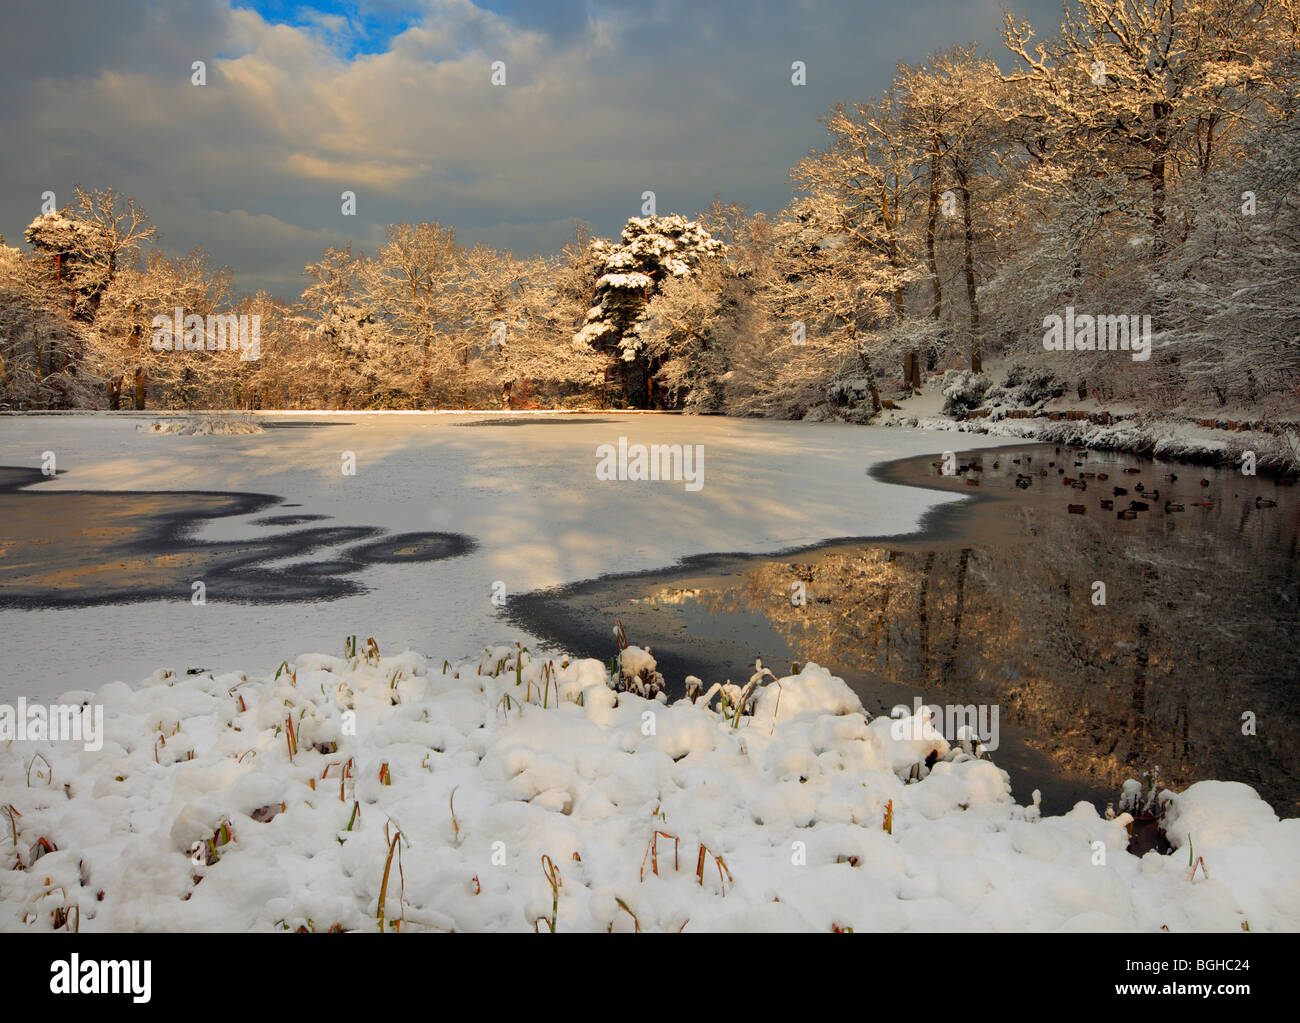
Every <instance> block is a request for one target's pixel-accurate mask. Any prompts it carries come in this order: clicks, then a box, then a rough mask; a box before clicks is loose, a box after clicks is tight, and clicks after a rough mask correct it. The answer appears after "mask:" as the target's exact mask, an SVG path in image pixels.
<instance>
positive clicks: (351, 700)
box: [0, 640, 1300, 932]
mask: <svg viewBox="0 0 1300 1023" xmlns="http://www.w3.org/2000/svg"><path fill="white" fill-rule="evenodd" d="M348 654H349V655H350V656H347V657H342V658H340V657H331V656H324V655H319V654H317V655H307V656H302V657H299V658H297V659H296V660H295V661H294V662H293V663H292V664H289V663H287V662H286V663H283V664H281V666H280V668H279V670H277V672H276V673H275V675H274V676H265V677H260V678H249V677H246V676H244V675H241V674H227V675H221V676H219V677H215V678H214V677H213V676H212V675H210V674H201V675H193V676H187V677H174V676H170V675H156V676H154V677H153V678H151V679H149V680H148V681H147V682H146V683H145V684H144V686H143V687H141V688H138V689H133V688H131V687H129V686H126V685H123V684H120V683H115V684H112V685H108V686H105V687H104V688H102V689H101V690H99V692H98V693H89V692H78V693H72V694H68V695H67V696H66V697H65V698H64V699H65V702H68V703H70V704H80V703H83V702H85V703H89V704H90V705H92V706H96V705H102V706H103V707H104V711H105V717H104V728H105V737H104V745H103V748H102V750H100V751H98V752H91V751H87V750H86V749H84V748H83V745H82V744H79V743H72V742H57V743H52V742H39V743H38V742H31V741H27V742H12V743H9V744H8V745H7V746H5V747H4V748H3V749H0V818H3V819H0V825H3V835H2V836H0V838H2V839H3V842H2V845H0V849H2V850H3V851H2V852H0V856H2V857H3V860H4V862H3V864H2V866H3V868H4V869H0V928H3V929H4V930H9V931H21V930H50V929H54V928H61V929H67V930H74V929H79V930H81V931H105V930H149V931H181V930H185V931H189V930H220V931H246V930H275V929H281V928H283V929H289V930H298V929H308V930H330V929H344V930H362V931H364V930H371V931H373V930H376V929H379V928H381V927H382V928H383V929H385V930H393V929H400V930H402V931H411V930H457V931H489V930H524V931H528V930H538V929H540V930H556V931H560V932H570V931H593V930H594V931H607V930H614V931H629V930H636V929H640V930H643V931H659V930H667V931H681V930H686V931H688V932H689V931H702V930H735V931H742V930H812V931H829V930H837V929H838V930H847V929H852V930H855V931H901V930H909V929H910V930H923V931H926V930H971V931H986V930H1052V929H1063V930H1149V931H1156V930H1160V929H1161V928H1166V927H1167V928H1168V929H1169V930H1171V931H1188V930H1230V931H1238V930H1241V929H1244V928H1248V929H1250V930H1294V929H1297V928H1300V879H1297V875H1296V872H1295V869H1294V865H1295V863H1296V862H1298V861H1300V821H1297V820H1281V821H1280V820H1278V819H1277V817H1276V816H1275V815H1274V814H1273V812H1272V811H1271V809H1270V808H1269V807H1268V806H1267V804H1265V803H1263V802H1262V801H1261V800H1260V799H1259V797H1258V796H1257V795H1256V794H1255V792H1254V790H1252V789H1251V788H1249V787H1247V786H1245V785H1240V784H1236V783H1225V782H1201V783H1198V784H1196V785H1193V786H1191V787H1190V788H1189V789H1187V790H1186V791H1185V792H1182V793H1179V794H1176V795H1174V794H1162V798H1163V799H1164V802H1165V804H1166V814H1165V818H1166V824H1167V830H1168V837H1169V839H1170V841H1171V842H1172V844H1173V846H1174V852H1173V854H1172V855H1168V856H1162V855H1159V854H1158V853H1156V852H1149V853H1147V854H1146V855H1145V856H1142V857H1141V858H1139V857H1136V856H1134V855H1131V854H1130V853H1128V852H1127V851H1126V846H1127V842H1128V835H1127V834H1126V829H1125V821H1126V820H1127V815H1121V817H1120V818H1118V819H1117V820H1105V819H1103V818H1102V817H1100V816H1099V815H1098V813H1097V811H1096V809H1095V808H1094V807H1093V806H1091V805H1089V804H1086V803H1080V804H1078V805H1077V806H1076V807H1075V808H1074V809H1073V810H1071V811H1070V812H1069V813H1066V814H1064V815H1062V816H1058V817H1044V816H1042V815H1041V814H1040V811H1039V808H1038V807H1037V806H1036V805H1030V806H1019V805H1017V804H1016V803H1015V802H1013V801H1012V799H1011V796H1010V794H1009V791H1010V790H1009V783H1008V777H1007V775H1006V773H1005V772H1004V771H1002V770H1001V769H1000V768H998V767H997V766H996V765H995V764H994V763H992V762H991V761H989V760H987V759H982V758H980V757H977V756H972V755H971V752H970V751H969V746H968V744H966V745H967V746H968V748H967V749H963V748H962V745H963V744H955V745H950V744H949V742H948V741H946V740H945V738H944V737H943V736H942V735H941V734H939V733H938V732H937V731H935V730H934V728H933V727H931V726H929V724H928V722H926V721H924V720H916V719H913V720H903V721H900V720H891V719H890V718H887V717H879V718H875V719H869V718H868V717H867V715H866V714H865V713H864V711H863V709H862V706H861V704H860V703H859V702H858V699H857V697H856V696H855V695H854V694H853V692H852V691H851V690H850V689H849V688H848V686H847V685H846V684H845V683H844V682H843V681H842V680H841V679H839V678H836V677H834V676H833V675H831V674H830V672H828V671H827V670H825V669H824V668H821V667H819V666H817V665H815V664H807V665H804V666H803V667H802V669H801V670H800V671H799V672H798V673H797V674H792V675H788V676H786V677H784V678H780V679H777V678H774V677H772V676H771V673H769V672H763V671H759V672H757V673H756V674H755V676H754V678H753V679H751V680H750V683H749V684H747V685H745V686H735V687H723V688H721V689H718V688H717V687H710V689H709V690H708V691H705V692H702V691H701V687H700V686H694V687H692V696H694V698H695V699H694V702H692V700H691V699H690V698H686V699H682V700H678V701H676V702H673V703H668V702H667V699H666V697H665V695H664V694H663V693H662V692H661V691H660V688H659V686H658V685H657V679H658V676H657V673H656V670H655V664H654V660H653V657H652V656H651V655H650V654H649V652H648V651H644V650H639V649H637V648H635V647H628V648H627V649H626V650H624V651H623V653H622V654H621V655H620V658H619V659H618V661H616V662H613V663H611V664H609V665H607V664H604V663H602V662H601V661H598V660H591V659H588V660H568V659H560V658H557V659H552V660H541V659H538V658H533V657H531V656H530V655H529V653H528V652H527V650H518V649H517V648H516V647H496V648H493V649H488V650H485V651H484V652H483V654H482V655H481V656H480V657H479V658H477V659H474V660H467V661H462V662H460V663H457V664H454V665H453V664H449V663H446V662H443V663H430V662H428V661H426V660H425V658H424V657H423V656H421V655H419V654H416V653H413V652H407V653H404V654H400V655H398V656H395V657H382V656H380V653H379V651H378V649H377V647H376V646H375V645H374V643H373V641H372V642H370V643H367V644H366V645H365V646H364V647H363V648H358V645H357V644H356V642H355V640H354V641H353V642H352V643H351V644H350V646H349V649H348ZM611 669H612V670H613V673H612V674H611ZM639 694H647V695H649V696H650V697H651V698H646V697H645V696H643V695H639ZM901 725H903V726H905V727H900V726H901ZM899 736H901V737H899ZM1193 852H1194V854H1195V860H1194V861H1193V859H1192V854H1193ZM1193 863H1194V864H1195V865H1193Z"/></svg>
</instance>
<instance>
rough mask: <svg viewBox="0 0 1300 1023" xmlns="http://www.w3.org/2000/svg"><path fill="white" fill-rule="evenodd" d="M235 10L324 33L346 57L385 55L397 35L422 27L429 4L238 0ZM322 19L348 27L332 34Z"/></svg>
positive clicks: (391, 0)
mask: <svg viewBox="0 0 1300 1023" xmlns="http://www.w3.org/2000/svg"><path fill="white" fill-rule="evenodd" d="M233 6H234V7H245V8H248V9H250V10H254V11H256V12H257V13H258V14H260V15H261V16H262V17H263V18H264V19H265V20H266V21H268V22H270V23H272V24H277V25H293V26H296V27H299V28H304V29H309V30H311V29H314V30H317V31H321V32H322V34H323V35H325V36H326V37H327V38H331V42H332V43H333V44H334V46H335V49H336V50H337V51H338V52H339V53H341V54H343V55H344V56H346V57H349V58H352V57H356V56H358V55H359V54H367V53H383V52H384V50H386V49H387V48H388V44H389V42H391V40H392V39H393V37H394V36H397V35H400V34H401V33H402V32H404V31H406V30H407V29H408V28H410V27H411V26H412V25H415V24H418V23H419V21H420V20H421V18H422V17H423V14H424V9H425V5H423V4H418V3H408V2H405V0H333V2H329V3H314V4H304V3H298V2H293V0H236V2H235V3H234V4H233ZM322 18H327V19H334V18H337V19H341V20H342V21H343V22H345V24H346V28H344V29H342V30H340V31H330V29H329V27H328V26H327V25H326V24H324V23H323V22H322Z"/></svg>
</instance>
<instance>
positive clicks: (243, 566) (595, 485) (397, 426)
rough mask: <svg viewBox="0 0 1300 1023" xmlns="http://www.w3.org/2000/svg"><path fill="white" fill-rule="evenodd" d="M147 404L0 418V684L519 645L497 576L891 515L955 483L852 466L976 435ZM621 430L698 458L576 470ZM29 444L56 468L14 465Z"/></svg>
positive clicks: (645, 562) (647, 563)
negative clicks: (236, 417) (652, 470)
mask: <svg viewBox="0 0 1300 1023" xmlns="http://www.w3.org/2000/svg"><path fill="white" fill-rule="evenodd" d="M155 418H156V417H155V416H152V415H148V414H144V415H122V414H118V415H111V416H110V415H75V416H16V417H0V466H2V467H8V468H10V469H22V470H26V477H25V478H20V479H17V480H16V479H15V474H13V473H10V474H9V477H8V480H9V484H10V485H9V486H8V489H7V491H6V492H5V493H3V494H0V503H2V506H3V513H2V514H0V635H2V636H3V637H4V648H5V655H6V657H5V659H6V663H7V665H8V667H9V671H7V672H6V673H5V675H4V677H3V678H2V679H0V700H3V701H9V702H12V701H13V699H15V698H16V697H17V696H20V695H21V696H27V697H42V698H50V697H53V696H57V695H58V694H60V693H63V692H65V691H67V690H70V689H85V688H97V687H98V686H100V685H102V684H104V683H106V682H109V681H117V680H120V681H125V682H131V683H134V682H137V681H139V680H140V679H142V678H144V677H146V676H148V675H149V674H151V673H152V672H154V671H156V670H158V669H170V670H172V671H175V672H177V673H183V672H184V671H185V670H187V669H189V668H203V669H209V670H213V671H224V670H248V671H267V670H274V667H275V665H276V664H278V663H279V662H280V661H281V660H282V659H284V658H286V657H290V658H291V657H292V656H293V655H295V654H298V653H302V652H306V651H324V652H330V653H339V652H341V650H342V645H343V642H344V637H345V636H348V635H350V634H357V635H358V636H360V637H361V639H362V641H363V642H364V640H365V638H366V637H368V636H374V637H375V639H376V640H377V641H378V643H379V645H380V648H381V649H382V650H384V651H385V652H396V651H398V650H401V649H404V648H406V647H412V648H415V649H417V650H420V651H422V652H424V653H426V654H428V655H430V656H432V657H436V658H443V657H452V658H454V657H459V656H463V655H468V654H471V653H473V652H474V651H476V650H478V649H480V648H482V647H483V646H484V645H486V644H488V643H494V642H513V641H515V640H521V641H523V642H524V643H528V642H530V641H533V642H535V639H534V638H533V637H530V636H528V635H527V634H526V633H523V632H521V631H520V630H519V628H517V627H515V626H513V625H511V624H510V623H509V622H508V621H507V620H506V608H503V607H502V606H501V604H500V599H501V597H502V595H504V597H505V598H506V599H507V600H508V598H509V597H511V596H514V595H519V594H523V593H526V592H529V591H534V590H537V589H540V588H543V587H551V586H557V585H560V584H565V583H572V582H576V581H580V580H584V579H592V578H595V577H597V576H601V575H606V574H611V573H626V572H636V571H643V570H649V569H655V568H663V567H665V566H670V565H672V564H674V563H675V562H676V561H677V560H678V559H680V558H682V557H685V556H688V555H692V554H701V553H710V552H721V551H726V552H748V553H767V552H775V551H780V550H785V549H789V548H798V547H803V546H808V545H811V544H815V543H819V542H821V541H824V540H826V539H830V538H835V537H853V536H882V535H897V534H905V533H909V532H912V531H913V530H915V529H916V528H917V527H918V525H919V523H920V521H921V519H922V516H923V515H924V514H925V513H926V511H927V510H928V509H930V508H932V507H934V506H936V505H937V504H940V503H943V502H947V501H954V500H961V499H962V497H960V496H956V497H953V496H948V495H944V494H940V493H936V492H933V491H923V490H918V489H914V488H909V487H903V486H897V485H893V484H889V483H884V482H881V481H878V480H873V479H871V478H869V477H868V475H867V470H868V469H869V468H870V467H871V466H872V465H874V464H876V463H878V462H881V461H887V460H891V459H896V458H899V457H904V456H908V455H918V454H924V453H929V452H937V451H940V450H942V449H944V448H952V447H956V449H957V450H961V448H962V447H971V446H974V445H976V444H979V445H982V446H988V445H989V443H990V441H989V438H984V437H975V436H970V435H959V434H946V435H942V436H940V435H936V434H926V433H914V432H909V431H903V430H896V429H880V428H872V427H860V426H847V425H842V424H832V423H786V422H765V421H758V420H732V419H721V418H697V417H690V418H687V417H678V416H646V415H618V414H615V413H609V414H601V415H598V416H564V415H560V416H544V415H515V416H503V415H501V414H491V413H484V414H465V415H456V414H357V413H345V414H338V415H330V414H322V413H304V414H300V415H298V414H259V416H258V421H259V422H261V423H263V424H264V425H265V426H266V429H265V432H263V433H261V434H253V435H243V436H176V435H158V434H152V433H145V432H139V431H137V429H136V427H137V425H141V424H145V423H149V422H151V421H153V420H154V419H155ZM620 438H627V444H628V451H629V455H630V456H633V457H634V455H635V450H636V449H635V446H636V445H646V446H649V445H656V444H658V445H682V446H683V448H684V449H685V447H686V446H690V447H691V449H692V451H696V450H700V449H698V448H696V447H695V446H697V445H698V446H702V452H703V461H702V463H700V464H697V465H691V464H687V465H686V473H685V475H686V477H687V478H686V479H682V480H637V479H618V478H615V479H600V478H598V473H597V468H598V464H599V463H600V461H601V455H600V453H599V449H600V448H601V446H602V445H609V446H610V450H612V451H617V449H618V447H619V443H620ZM1008 443H1011V442H1010V441H1008ZM46 452H53V453H54V456H55V461H56V466H57V470H58V475H57V477H55V478H46V477H41V476H39V475H38V473H39V470H40V467H41V465H42V460H43V459H44V458H45V457H46V456H45V453H46ZM605 454H608V452H606V453H605ZM349 455H351V456H354V458H355V474H351V475H350V474H347V473H346V472H345V471H344V470H345V467H350V465H348V463H349V461H350V460H349V457H348V456H349ZM613 461H614V460H609V459H607V463H608V464H607V466H606V467H607V468H609V467H610V465H612V462H613ZM701 465H702V469H703V473H702V476H700V477H698V481H699V483H700V484H701V485H699V486H698V489H696V488H695V487H694V486H693V485H692V484H691V479H692V478H695V477H692V476H691V473H692V472H694V471H698V470H699V468H700V466H701ZM18 475H19V476H21V475H22V474H18ZM601 475H609V473H607V472H603V471H602V473H601ZM615 475H617V473H615ZM627 475H629V476H632V475H635V470H634V469H633V470H632V471H631V472H629V473H627ZM82 492H97V493H82ZM104 492H109V493H104ZM159 492H165V493H162V494H160V493H159ZM257 495H261V496H260V497H258V496H257ZM430 532H432V533H437V534H444V536H443V537H442V538H435V539H434V540H433V541H427V538H426V543H432V545H433V547H435V548H436V549H433V550H424V551H423V552H421V551H419V550H416V551H414V557H413V558H410V557H407V555H410V554H412V551H410V550H404V549H403V546H402V544H401V543H400V542H399V543H397V544H389V545H387V547H386V546H385V544H384V540H385V537H388V538H390V539H391V538H393V537H397V538H398V539H399V541H400V540H401V538H403V537H404V536H405V535H406V534H412V533H421V534H424V533H430ZM460 538H465V541H464V542H462V541H461V540H460ZM408 546H409V545H408ZM423 556H427V557H430V558H432V560H419V558H420V557H423ZM195 582H202V583H203V584H204V598H205V601H206V602H205V603H203V604H201V605H196V604H195V603H193V602H192V599H191V598H192V595H193V593H194V586H193V584H194V583H195ZM169 589H170V590H172V591H174V593H172V595H168V590H169ZM494 595H495V596H496V597H497V601H496V602H494V600H493V597H494ZM575 653H581V654H584V655H586V654H588V653H592V654H594V655H595V656H603V655H604V654H605V651H575ZM672 681H674V682H678V681H680V680H672Z"/></svg>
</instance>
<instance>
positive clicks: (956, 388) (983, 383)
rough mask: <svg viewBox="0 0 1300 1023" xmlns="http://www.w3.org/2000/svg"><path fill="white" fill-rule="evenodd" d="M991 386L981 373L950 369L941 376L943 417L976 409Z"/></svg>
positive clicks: (991, 382)
mask: <svg viewBox="0 0 1300 1023" xmlns="http://www.w3.org/2000/svg"><path fill="white" fill-rule="evenodd" d="M992 385H993V381H991V380H990V379H989V378H988V377H986V376H985V375H984V374H983V373H972V372H971V371H970V370H968V369H950V370H948V372H947V373H945V374H944V375H943V411H944V415H949V416H952V415H957V414H958V413H961V412H965V411H966V410H967V409H972V408H976V407H977V406H978V405H979V404H980V402H982V401H983V400H984V395H985V394H987V393H988V390H989V388H990V387H991V386H992Z"/></svg>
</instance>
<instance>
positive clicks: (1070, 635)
mask: <svg viewBox="0 0 1300 1023" xmlns="http://www.w3.org/2000/svg"><path fill="white" fill-rule="evenodd" d="M1010 514H1011V515H1013V516H1014V517H1015V519H1016V521H1017V524H1018V528H1019V531H1020V534H1021V536H1022V540H1021V541H1020V542H1018V543H1016V544H1014V545H1011V546H998V547H965V548H961V549H934V550H924V549H922V550H911V549H906V548H898V549H880V548H864V549H862V550H861V551H860V552H856V553H852V554H830V555H827V556H825V557H824V558H822V559H819V560H817V561H815V562H811V563H803V564H791V563H781V562H765V563H761V564H760V565H758V566H756V567H754V568H753V569H752V570H751V571H750V572H749V573H748V577H747V579H746V581H745V583H744V584H743V585H742V586H740V587H738V588H737V590H736V591H734V594H718V595H716V596H715V597H714V598H713V602H714V606H715V607H716V608H719V609H725V608H727V607H728V606H731V607H743V608H747V609H751V610H761V611H762V612H763V613H764V614H765V615H766V616H767V617H768V618H769V619H770V620H771V621H772V622H773V623H774V625H775V626H776V628H777V629H778V630H779V631H780V632H781V633H782V634H783V635H784V637H785V638H786V640H787V642H788V643H789V645H790V648H791V649H792V650H793V651H795V652H796V653H797V654H798V656H799V657H800V658H802V659H803V660H814V661H817V662H819V663H822V664H826V665H828V666H831V667H834V666H836V665H839V666H841V667H842V668H844V669H845V670H847V669H850V668H863V669H867V670H870V671H874V672H876V673H877V674H880V675H882V676H884V677H886V678H888V679H891V680H893V681H896V682H899V683H903V684H908V685H915V686H919V687H922V688H923V689H924V691H925V693H926V696H927V699H930V700H931V701H932V702H958V703H963V704H965V703H993V704H997V705H999V707H1000V708H1001V710H1000V714H1001V719H1002V721H1003V722H1005V723H1013V722H1014V723H1015V724H1017V725H1019V726H1021V727H1024V728H1026V729H1028V730H1029V731H1030V732H1032V733H1035V734H1036V735H1038V736H1039V737H1041V739H1042V741H1044V742H1045V743H1047V744H1048V746H1049V748H1048V749H1047V752H1048V753H1049V754H1050V755H1051V756H1052V757H1053V758H1054V759H1055V760H1056V761H1057V763H1058V764H1060V766H1061V767H1063V768H1065V769H1068V770H1073V771H1077V772H1079V773H1082V774H1084V775H1086V776H1089V777H1092V778H1095V779H1096V780H1098V781H1099V782H1101V783H1103V784H1107V785H1111V786H1118V785H1119V784H1120V783H1121V782H1122V781H1123V779H1124V778H1126V777H1130V776H1133V775H1135V774H1136V773H1137V772H1139V771H1141V770H1143V769H1145V768H1146V767H1148V766H1150V765H1151V764H1159V765H1160V767H1161V776H1162V778H1164V779H1165V780H1166V782H1168V783H1169V784H1172V785H1177V786H1182V785H1186V784H1189V783H1190V782H1192V781H1195V780H1197V779H1200V778H1207V777H1216V778H1222V779H1233V780H1240V781H1245V782H1247V783H1249V784H1251V785H1254V786H1255V787H1256V788H1257V789H1258V790H1259V791H1260V792H1261V794H1262V795H1264V797H1265V798H1266V799H1269V800H1270V801H1271V802H1273V803H1274V807H1275V809H1278V810H1285V811H1286V812H1288V813H1290V812H1294V808H1295V806H1296V805H1297V795H1298V794H1300V777H1298V775H1300V770H1298V769H1297V765H1296V764H1295V754H1296V742H1295V740H1294V738H1293V737H1292V735H1293V731H1292V730H1293V729H1294V727H1295V726H1296V725H1297V724H1300V696H1298V695H1297V693H1296V692H1295V685H1294V684H1295V681H1296V677H1297V672H1296V664H1297V656H1298V649H1297V648H1298V646H1300V644H1298V641H1297V630H1296V607H1297V597H1300V592H1298V591H1300V578H1298V576H1297V571H1296V559H1295V557H1294V553H1295V530H1294V525H1293V524H1292V525H1290V526H1287V524H1286V520H1284V519H1280V520H1277V521H1276V522H1275V523H1274V524H1271V525H1269V526H1267V527H1265V528H1261V529H1257V530H1254V531H1252V529H1251V528H1249V524H1247V528H1245V529H1244V531H1243V532H1238V531H1237V529H1236V527H1237V522H1236V519H1237V517H1238V511H1237V509H1236V508H1235V507H1234V508H1233V509H1231V510H1230V511H1229V510H1227V509H1224V510H1223V511H1222V512H1221V514H1222V516H1223V518H1224V524H1225V525H1227V524H1228V523H1229V522H1230V523H1231V525H1230V526H1229V527H1228V528H1227V529H1224V530H1222V531H1221V532H1217V533H1216V532H1215V531H1213V529H1202V528H1189V527H1188V526H1187V525H1185V520H1182V521H1180V520H1173V519H1171V518H1167V517H1160V518H1154V517H1153V518H1150V519H1148V520H1147V521H1148V523H1149V528H1147V529H1146V530H1145V531H1140V530H1138V531H1134V530H1129V531H1126V532H1125V533H1124V534H1123V535H1117V533H1116V532H1114V531H1112V529H1111V520H1109V519H1105V518H1098V517H1092V518H1085V517H1082V516H1069V517H1066V516H1064V515H1061V514H1059V513H1055V512H1054V511H1053V510H1052V509H1047V508H1036V507H1033V506H1028V507H1021V508H1018V509H1016V510H1015V511H1014V512H1011V513H1010ZM1288 529H1289V535H1287V530H1288ZM1287 551H1290V552H1291V555H1292V556H1291V557H1282V558H1279V557H1278V554H1279V552H1287ZM795 580H803V582H804V583H805V584H806V587H807V603H806V604H805V605H804V606H796V605H794V604H793V603H792V602H791V599H790V593H791V589H790V587H791V584H792V583H793V582H794V581H795ZM1094 581H1101V582H1103V583H1105V586H1106V603H1105V605H1104V606H1096V605H1094V604H1093V601H1092V598H1093V583H1094ZM1248 710H1249V711H1253V712H1254V713H1255V714H1256V715H1257V717H1258V722H1259V724H1258V728H1259V734H1258V735H1256V736H1243V735H1242V732H1241V728H1242V721H1241V715H1242V713H1243V712H1244V711H1248Z"/></svg>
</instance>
